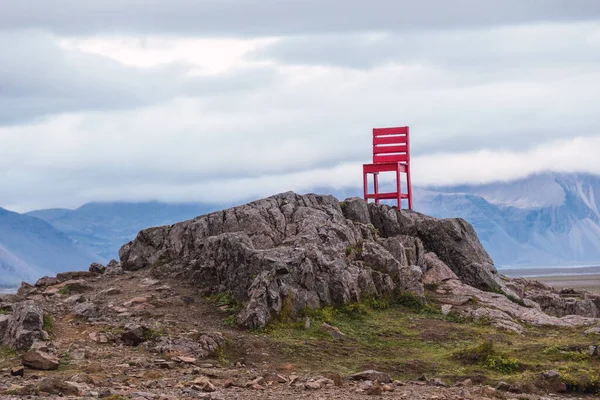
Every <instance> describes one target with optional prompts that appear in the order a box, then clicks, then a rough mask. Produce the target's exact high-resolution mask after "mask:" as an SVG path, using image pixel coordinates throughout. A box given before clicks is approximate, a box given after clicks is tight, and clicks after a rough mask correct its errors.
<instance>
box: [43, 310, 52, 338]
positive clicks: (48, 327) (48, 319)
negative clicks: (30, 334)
mask: <svg viewBox="0 0 600 400" xmlns="http://www.w3.org/2000/svg"><path fill="white" fill-rule="evenodd" d="M42 329H43V330H45V331H46V332H48V334H49V335H52V334H54V319H53V318H52V315H50V314H48V313H47V312H45V313H44V326H43V327H42Z"/></svg>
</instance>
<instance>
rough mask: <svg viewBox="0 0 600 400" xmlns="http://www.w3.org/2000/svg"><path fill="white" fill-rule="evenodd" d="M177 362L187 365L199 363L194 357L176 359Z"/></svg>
mask: <svg viewBox="0 0 600 400" xmlns="http://www.w3.org/2000/svg"><path fill="white" fill-rule="evenodd" d="M175 360H177V361H180V362H182V363H186V364H195V363H196V361H197V360H196V359H195V358H194V357H185V356H179V357H176V358H175Z"/></svg>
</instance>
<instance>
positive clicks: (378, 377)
mask: <svg viewBox="0 0 600 400" xmlns="http://www.w3.org/2000/svg"><path fill="white" fill-rule="evenodd" d="M348 379H350V380H353V381H378V382H381V383H389V382H391V381H392V380H391V379H390V376H389V375H388V374H386V373H385V372H379V371H373V370H368V371H362V372H359V373H358V374H354V375H350V376H349V377H348Z"/></svg>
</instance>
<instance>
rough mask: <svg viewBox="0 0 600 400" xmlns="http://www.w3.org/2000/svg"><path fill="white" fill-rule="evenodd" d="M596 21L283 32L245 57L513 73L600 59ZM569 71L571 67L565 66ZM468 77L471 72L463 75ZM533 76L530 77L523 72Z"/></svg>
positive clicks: (351, 65) (487, 74)
mask: <svg viewBox="0 0 600 400" xmlns="http://www.w3.org/2000/svg"><path fill="white" fill-rule="evenodd" d="M598 35H600V28H599V25H598V24H596V23H579V24H545V25H527V26H521V27H511V28H506V27H502V28H493V29H487V30H481V31H477V32H473V31H471V30H464V29H461V30H451V31H433V32H409V33H391V34H380V35H376V34H361V33H354V34H330V35H319V36H314V35H306V36H296V37H287V38H284V39H281V40H280V41H278V42H276V43H274V44H271V45H269V46H267V47H264V48H260V49H258V50H255V51H254V52H253V53H251V54H250V55H249V57H251V58H253V59H257V60H264V59H267V60H272V61H277V62H282V63H286V64H295V65H328V66H337V67H349V68H359V69H366V68H374V67H377V66H380V65H382V64H386V63H397V64H428V65H434V66H436V67H439V68H443V69H446V70H452V69H457V70H459V71H458V72H461V71H464V70H472V71H478V72H479V73H480V74H484V76H483V78H485V80H486V81H489V78H490V76H492V78H493V75H494V74H496V75H497V74H498V73H501V74H502V77H503V78H505V77H506V76H518V75H519V72H521V73H522V72H526V71H529V70H531V69H536V68H539V67H543V68H547V67H548V66H549V65H552V67H553V68H565V67H569V68H571V67H573V66H575V67H576V68H577V69H578V70H581V69H582V68H585V67H589V66H593V67H596V66H597V64H598V63H600V40H597V36H598ZM570 72H571V73H573V72H576V71H572V70H571V71H570ZM465 77H466V78H467V79H469V78H471V79H472V78H473V76H472V75H465ZM528 78H533V79H535V78H536V77H535V76H532V77H528Z"/></svg>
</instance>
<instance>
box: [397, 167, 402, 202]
mask: <svg viewBox="0 0 600 400" xmlns="http://www.w3.org/2000/svg"><path fill="white" fill-rule="evenodd" d="M400 183H401V181H400V166H399V165H398V168H397V169H396V195H397V196H398V209H400V208H402V196H401V187H402V186H401V185H400Z"/></svg>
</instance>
